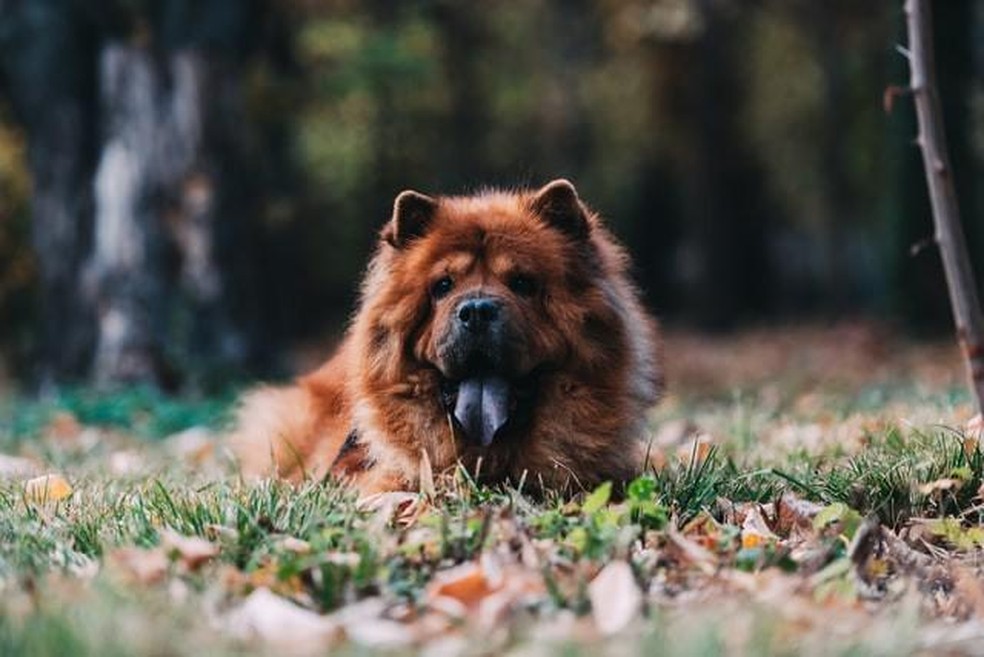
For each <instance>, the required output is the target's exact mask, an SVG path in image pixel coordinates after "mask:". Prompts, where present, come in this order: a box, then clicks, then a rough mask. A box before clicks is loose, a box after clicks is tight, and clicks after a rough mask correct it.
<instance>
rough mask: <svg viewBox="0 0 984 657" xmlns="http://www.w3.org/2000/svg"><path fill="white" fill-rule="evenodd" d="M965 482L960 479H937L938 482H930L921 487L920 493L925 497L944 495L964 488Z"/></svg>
mask: <svg viewBox="0 0 984 657" xmlns="http://www.w3.org/2000/svg"><path fill="white" fill-rule="evenodd" d="M963 483H964V482H963V481H961V480H960V479H952V478H944V479H937V480H936V481H930V482H928V483H925V484H920V485H919V492H920V493H922V494H923V495H932V494H934V493H942V492H949V491H956V490H960V487H961V486H963Z"/></svg>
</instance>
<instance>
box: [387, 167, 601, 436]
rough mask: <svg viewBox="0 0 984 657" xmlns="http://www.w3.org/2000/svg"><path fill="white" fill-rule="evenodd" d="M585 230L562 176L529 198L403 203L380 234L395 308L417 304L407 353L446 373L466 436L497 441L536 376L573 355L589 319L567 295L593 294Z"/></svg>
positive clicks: (585, 220)
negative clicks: (397, 281)
mask: <svg viewBox="0 0 984 657" xmlns="http://www.w3.org/2000/svg"><path fill="white" fill-rule="evenodd" d="M590 230H591V224H590V219H589V216H588V213H587V211H586V210H585V208H584V207H583V205H582V204H581V203H580V201H579V200H578V197H577V194H576V192H575V191H574V188H573V187H572V186H571V185H570V183H568V182H566V181H555V182H554V183H551V184H549V185H547V186H545V187H543V188H541V189H540V190H538V191H536V192H534V193H532V194H528V195H513V194H501V195H495V194H489V195H483V196H478V197H467V198H442V199H432V198H429V197H426V196H423V195H421V194H417V193H415V192H404V193H403V194H401V195H400V196H399V197H398V198H397V201H396V205H395V210H394V218H393V220H392V221H391V222H390V224H389V225H388V226H387V228H386V230H385V231H384V239H385V240H386V241H387V242H388V243H389V244H390V245H391V246H392V247H393V248H394V249H396V256H395V257H396V258H397V259H398V260H399V265H400V266H399V267H397V268H396V270H397V271H399V272H400V273H399V277H400V278H401V280H402V281H403V283H402V284H401V285H400V287H401V288H402V290H403V291H402V298H401V299H400V301H401V302H403V303H410V304H412V305H413V306H414V308H415V309H417V312H416V313H415V316H416V320H415V322H416V326H414V327H413V329H412V330H411V331H410V332H409V333H410V340H409V343H408V345H407V347H408V349H409V350H410V351H411V352H412V358H413V359H414V360H415V361H417V362H419V363H421V364H424V365H426V366H428V367H430V368H433V369H434V370H436V371H437V372H438V373H439V375H440V377H441V380H442V389H443V394H444V397H445V400H444V403H446V404H447V406H448V409H449V410H450V411H452V413H453V416H454V418H455V419H456V420H457V422H458V424H459V428H460V429H461V431H462V432H463V433H464V435H465V437H466V439H467V440H469V441H471V442H474V443H477V444H480V445H482V446H488V445H489V444H491V443H492V441H493V440H494V439H495V438H496V436H497V434H499V433H500V431H501V430H502V429H503V427H504V426H505V425H506V424H507V423H508V422H509V421H510V418H512V417H513V416H514V414H515V411H516V406H517V404H518V403H519V400H520V398H521V397H522V396H523V395H529V394H531V392H532V393H535V390H532V388H534V387H535V384H536V378H537V376H538V374H539V373H540V372H542V371H544V370H547V369H550V368H559V367H562V366H563V364H564V362H565V360H566V359H567V358H568V356H569V353H570V351H571V348H572V344H571V341H572V337H571V336H572V335H578V334H580V332H581V330H582V327H583V325H584V323H585V321H586V318H585V317H584V316H582V315H580V314H579V313H578V312H577V311H576V310H575V311H572V310H571V309H572V308H574V309H577V308H580V307H581V306H580V305H579V304H577V303H572V302H571V299H572V298H574V297H576V295H578V294H579V293H580V294H584V293H586V289H585V288H586V287H587V281H588V280H589V276H588V275H587V272H586V270H585V268H586V267H587V266H588V263H587V262H586V260H589V259H590V258H588V257H587V256H586V255H585V254H586V252H587V243H588V241H587V238H588V235H589V233H590ZM406 281H413V285H415V286H416V289H415V290H410V289H409V288H408V287H407V283H406Z"/></svg>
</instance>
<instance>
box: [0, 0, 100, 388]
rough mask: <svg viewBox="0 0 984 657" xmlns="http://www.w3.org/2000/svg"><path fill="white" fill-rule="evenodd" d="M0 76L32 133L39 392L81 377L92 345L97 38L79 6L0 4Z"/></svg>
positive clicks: (53, 1)
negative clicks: (89, 290) (87, 283)
mask: <svg viewBox="0 0 984 657" xmlns="http://www.w3.org/2000/svg"><path fill="white" fill-rule="evenodd" d="M0 28H2V29H0V49H2V57H0V69H2V73H3V76H4V78H5V80H6V84H7V87H8V89H9V92H10V98H11V99H12V101H13V105H14V109H15V111H16V114H17V116H18V118H19V120H20V122H21V123H22V124H23V125H24V126H25V128H26V129H27V133H28V135H29V140H28V163H29V167H30V170H31V176H32V185H33V193H32V198H31V214H32V217H33V221H32V225H31V238H32V245H33V247H34V251H35V255H36V257H37V261H38V269H39V274H40V276H39V278H40V280H39V284H40V285H39V288H40V289H39V292H40V294H39V297H40V299H39V301H40V309H39V310H40V325H41V330H40V335H39V340H38V346H37V349H38V352H39V353H38V362H39V367H38V372H37V376H38V379H39V383H40V385H41V387H42V389H45V388H49V387H50V386H51V385H53V384H54V383H56V382H62V381H72V380H77V379H79V378H81V377H83V376H84V375H85V373H86V370H87V368H88V365H89V362H90V357H91V347H92V340H93V323H92V313H91V311H90V309H89V308H88V307H87V304H86V302H85V299H84V294H83V290H82V285H81V276H80V274H81V271H82V264H83V262H84V260H85V257H86V253H87V251H88V247H89V230H90V226H91V223H90V222H91V209H92V197H91V193H90V183H91V180H92V171H93V165H94V153H95V147H94V139H93V135H94V121H95V107H94V99H93V97H92V96H93V94H92V91H91V90H92V88H93V84H94V78H95V71H94V66H93V61H94V58H93V55H94V52H95V34H94V30H93V28H92V26H91V25H89V24H88V23H87V22H86V21H85V19H84V16H82V15H81V14H80V12H79V11H78V9H77V7H76V6H75V5H74V4H71V5H67V4H65V3H62V2H58V1H57V0H6V1H2V2H0Z"/></svg>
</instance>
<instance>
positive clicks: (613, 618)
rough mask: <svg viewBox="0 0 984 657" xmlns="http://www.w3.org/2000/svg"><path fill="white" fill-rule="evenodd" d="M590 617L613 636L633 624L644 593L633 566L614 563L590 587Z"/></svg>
mask: <svg viewBox="0 0 984 657" xmlns="http://www.w3.org/2000/svg"><path fill="white" fill-rule="evenodd" d="M588 597H589V598H590V600H591V614H592V616H593V617H594V621H595V625H596V626H597V628H598V631H599V632H601V633H602V634H604V635H612V634H615V633H617V632H619V631H621V630H622V629H623V628H625V626H626V625H628V624H629V623H631V622H632V620H633V619H635V618H636V616H638V615H639V612H640V610H641V609H642V591H640V590H639V586H638V584H636V581H635V576H634V575H633V574H632V567H631V566H629V564H627V563H626V562H624V561H613V562H611V563H609V564H608V565H607V566H605V567H604V568H602V570H601V572H600V573H598V575H597V576H596V577H595V578H594V579H593V580H592V581H591V584H589V585H588Z"/></svg>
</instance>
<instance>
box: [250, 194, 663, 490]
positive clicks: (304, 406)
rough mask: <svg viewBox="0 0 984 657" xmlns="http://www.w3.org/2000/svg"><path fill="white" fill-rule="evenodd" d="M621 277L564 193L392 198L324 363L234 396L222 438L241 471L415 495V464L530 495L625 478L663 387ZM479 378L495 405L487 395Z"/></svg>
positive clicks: (605, 242)
mask: <svg viewBox="0 0 984 657" xmlns="http://www.w3.org/2000/svg"><path fill="white" fill-rule="evenodd" d="M627 266H628V261H627V258H626V255H625V253H624V252H623V250H622V249H621V248H620V247H619V246H618V245H617V244H616V242H615V240H614V239H613V238H612V237H611V236H610V234H609V233H608V231H607V230H606V229H605V228H604V227H603V226H602V225H601V222H600V220H599V218H598V216H597V215H596V214H594V213H593V212H592V211H590V210H589V209H588V208H587V207H586V206H585V205H584V204H583V203H582V202H581V201H580V199H579V198H578V196H577V193H576V191H575V190H574V187H573V186H572V185H571V184H570V183H569V182H567V181H565V180H557V181H554V182H552V183H550V184H548V185H546V186H544V187H542V188H540V189H538V190H532V191H521V192H515V193H513V192H498V191H490V192H484V193H480V194H477V195H475V196H464V197H438V198H431V197H427V196H424V195H422V194H418V193H416V192H404V193H402V194H400V196H399V197H397V200H396V203H395V207H394V213H393V218H392V219H391V220H390V222H389V223H388V224H387V225H386V227H385V228H384V229H383V232H382V234H381V239H380V243H379V247H378V250H377V251H376V254H375V256H374V257H373V259H372V261H371V263H370V265H369V270H368V273H367V275H366V278H365V281H364V283H363V287H362V297H361V303H360V306H359V308H358V311H357V312H356V314H355V316H354V319H353V321H352V324H351V326H350V328H349V330H348V332H347V334H346V337H345V339H344V342H343V343H342V344H341V346H340V347H339V349H338V351H337V352H336V353H335V355H334V356H333V357H332V358H331V359H330V360H329V361H328V362H327V363H325V364H324V365H323V366H322V367H321V368H320V369H318V370H317V371H315V372H313V373H312V374H309V375H307V376H304V377H302V378H300V379H298V380H297V382H296V384H295V385H293V386H290V387H284V388H261V389H259V390H255V391H253V392H252V393H249V394H248V395H247V396H246V397H245V398H244V400H243V403H242V406H241V409H240V412H239V416H238V420H237V429H236V431H235V434H234V436H233V440H234V446H235V451H236V452H237V453H238V455H239V457H240V459H241V463H242V467H243V469H244V471H246V472H248V473H252V474H263V473H267V474H274V473H276V474H279V475H280V476H285V477H295V478H296V477H299V476H303V475H309V476H314V477H321V476H324V475H325V474H329V473H330V474H331V475H333V476H336V477H339V478H343V479H346V480H348V481H349V482H350V483H351V484H352V485H354V486H355V487H356V488H357V489H358V490H359V491H360V492H362V493H372V492H378V491H387V490H399V489H415V488H416V487H417V486H418V483H419V482H418V478H419V473H420V465H421V459H422V453H423V452H426V453H427V456H428V458H429V461H430V464H431V466H432V468H433V470H434V472H440V471H444V470H446V469H449V468H452V467H454V466H455V465H456V464H459V463H460V464H462V465H463V466H464V467H466V468H468V469H469V471H470V472H473V473H474V472H476V471H477V472H478V475H479V477H480V478H481V479H482V480H484V481H504V480H509V481H512V482H519V481H520V480H524V481H525V482H526V483H525V485H526V486H527V487H536V488H540V487H545V488H549V489H553V490H570V489H575V490H576V489H581V488H590V487H592V486H595V485H597V484H598V483H599V482H601V481H605V480H626V479H628V478H631V477H633V476H634V475H636V474H637V473H638V472H639V470H640V468H641V465H642V460H643V458H644V451H645V448H644V442H643V440H641V439H642V435H641V434H642V431H643V429H644V414H645V411H646V409H647V408H648V407H649V406H650V405H651V404H653V403H654V402H655V401H656V400H657V397H658V395H659V392H660V389H661V384H662V377H661V369H660V365H659V358H658V336H657V327H656V323H655V321H654V320H653V319H652V318H651V317H650V316H649V315H648V314H647V313H646V312H645V311H644V309H643V308H642V306H641V304H640V301H639V298H638V294H637V292H636V290H635V288H634V287H633V285H632V284H631V283H630V281H629V278H628V276H627V271H626V269H627ZM476 299H477V300H479V301H475V303H480V304H482V303H484V304H488V305H489V307H492V308H493V310H494V312H493V313H492V315H491V317H492V319H491V320H490V321H491V322H493V325H492V326H491V327H489V326H486V325H485V324H481V325H479V327H478V330H479V337H477V338H476V337H475V334H474V332H469V330H465V329H463V328H462V325H463V323H464V322H465V320H464V319H463V318H465V317H466V315H468V313H467V312H466V311H464V310H462V308H463V307H464V306H465V305H467V304H468V302H469V301H470V300H476ZM488 300H490V301H488ZM466 328H469V327H467V326H466ZM471 328H474V327H471ZM473 369H474V370H476V371H472V370H473ZM478 369H480V370H481V372H478ZM492 376H494V377H497V378H495V381H498V382H500V385H501V386H503V387H504V389H505V390H507V391H508V394H507V393H495V394H493V393H491V392H489V390H491V388H489V385H490V384H489V383H488V381H489V380H491V379H490V378H489V377H492ZM469 377H471V378H469ZM476 377H478V378H477V380H478V381H479V383H477V384H475V383H473V384H472V385H473V387H474V386H477V388H475V389H477V390H478V392H477V393H475V394H476V395H477V397H476V399H478V400H479V402H480V403H479V410H477V411H476V410H474V408H473V409H472V412H473V413H477V415H474V416H472V417H476V418H478V419H479V420H481V421H484V422H486V423H488V424H489V426H491V427H492V428H489V429H485V430H482V429H480V430H472V434H474V435H468V434H467V433H466V432H465V431H464V430H463V427H464V425H463V424H461V423H459V422H458V419H456V418H458V416H459V415H463V413H459V412H458V411H457V408H456V406H455V404H456V402H455V398H456V397H455V396H456V395H458V394H460V395H465V394H466V393H465V392H464V391H465V386H466V385H468V384H467V383H466V382H467V381H475V380H476ZM482 377H485V378H482ZM483 384H484V385H485V388H483V387H482V385H483ZM459 389H460V390H461V392H460V393H458V392H456V391H457V390H459ZM483 390H484V391H485V392H484V393H483V392H482V391H483ZM496 390H498V389H496ZM482 394H485V395H486V396H485V397H483V396H482ZM483 400H484V401H483ZM462 403H464V402H463V401H462ZM501 413H504V414H506V417H507V418H508V419H507V420H506V422H505V424H504V425H502V423H501V422H502V420H501V418H500V414H501ZM466 417H467V416H466ZM465 424H467V422H466V423H465ZM480 426H485V425H480ZM493 430H494V431H495V432H494V433H493ZM476 436H477V437H478V438H481V440H478V439H477V438H476Z"/></svg>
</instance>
